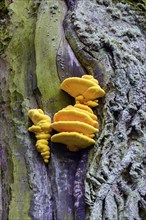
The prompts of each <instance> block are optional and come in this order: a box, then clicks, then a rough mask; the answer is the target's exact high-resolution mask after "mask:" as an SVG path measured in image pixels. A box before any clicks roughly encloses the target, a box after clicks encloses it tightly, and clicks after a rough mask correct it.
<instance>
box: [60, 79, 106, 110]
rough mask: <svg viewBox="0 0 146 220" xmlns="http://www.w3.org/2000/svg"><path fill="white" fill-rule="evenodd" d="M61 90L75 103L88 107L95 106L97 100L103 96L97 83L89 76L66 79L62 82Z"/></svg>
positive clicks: (103, 93) (102, 91)
mask: <svg viewBox="0 0 146 220" xmlns="http://www.w3.org/2000/svg"><path fill="white" fill-rule="evenodd" d="M61 89H62V90H64V91H65V92H67V93H68V94H69V95H71V96H72V97H74V98H75V101H76V103H80V104H84V105H87V106H89V107H95V106H97V105H98V100H97V99H98V98H100V97H103V96H104V95H105V92H104V90H103V89H102V88H101V87H100V86H99V84H98V81H97V80H96V79H94V78H93V76H91V75H83V76H82V77H81V78H79V77H70V78H67V79H65V80H64V81H63V82H62V84H61Z"/></svg>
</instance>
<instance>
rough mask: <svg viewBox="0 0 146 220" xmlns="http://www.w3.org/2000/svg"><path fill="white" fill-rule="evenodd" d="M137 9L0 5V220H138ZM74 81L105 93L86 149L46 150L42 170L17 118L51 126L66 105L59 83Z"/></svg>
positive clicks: (141, 87) (145, 169)
mask: <svg viewBox="0 0 146 220" xmlns="http://www.w3.org/2000/svg"><path fill="white" fill-rule="evenodd" d="M129 2H130V3H131V2H132V1H129ZM137 7H138V10H137ZM144 8H145V2H144V1H141V6H140V5H139V6H138V5H134V6H133V5H132V3H131V6H129V4H125V1H123V3H118V1H113V2H112V1H110V0H103V1H101V0H97V1H95V0H93V1H89V0H87V1H82V0H78V1H75V0H66V1H62V0H55V1H54V0H42V1H39V0H38V1H37V0H25V1H20V0H15V1H8V0H7V1H5V4H4V1H2V3H0V10H1V12H2V13H1V20H0V22H1V27H0V36H1V44H0V54H1V58H0V93H1V94H0V112H1V114H0V115H1V117H0V123H1V134H0V135H1V136H0V155H1V156H0V166H1V169H0V219H2V220H6V219H9V220H14V219H16V220H22V219H24V220H29V219H34V220H53V219H56V220H65V219H66V220H74V219H77V220H84V219H91V220H100V219H108V220H117V219H120V220H123V219H125V220H126V219H127V220H134V219H135V220H143V219H146V126H145V124H146V90H145V85H146V72H145V33H146V32H145V28H144V16H143V9H144ZM84 73H86V74H92V75H94V77H95V78H96V79H98V80H99V82H100V84H101V85H102V86H103V88H104V89H105V91H106V96H105V98H102V99H101V100H100V103H99V107H98V108H96V109H95V110H94V111H95V113H96V114H97V116H98V120H99V122H100V132H99V133H98V134H97V135H96V145H95V146H93V147H92V148H90V149H89V150H85V151H81V152H78V153H71V152H69V151H68V150H67V149H66V147H65V146H63V145H61V144H53V143H50V146H51V159H50V162H49V164H48V165H45V164H44V162H43V160H42V158H41V157H40V155H39V153H37V151H36V149H35V138H34V136H33V135H32V134H29V133H28V131H27V129H28V127H29V126H30V125H31V122H30V121H29V120H28V115H27V112H28V110H29V109H30V108H42V109H43V110H44V111H45V113H47V114H48V115H50V116H51V117H53V115H54V113H55V112H57V111H58V110H60V109H61V108H63V107H65V106H67V105H68V104H71V103H73V100H72V99H71V98H70V97H69V96H68V95H67V94H65V93H63V92H62V91H60V82H61V81H63V80H64V79H65V78H66V77H69V76H81V75H83V74H84Z"/></svg>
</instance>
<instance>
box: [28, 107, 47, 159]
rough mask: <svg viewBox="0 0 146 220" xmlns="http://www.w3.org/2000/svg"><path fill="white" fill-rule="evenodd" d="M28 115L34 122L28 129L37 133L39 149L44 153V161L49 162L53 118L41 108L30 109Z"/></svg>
mask: <svg viewBox="0 0 146 220" xmlns="http://www.w3.org/2000/svg"><path fill="white" fill-rule="evenodd" d="M28 116H29V118H30V119H31V120H32V122H33V124H34V125H32V126H31V127H29V128H28V130H29V131H30V132H33V133H35V137H36V139H37V142H36V147H37V150H38V152H40V154H41V155H42V157H43V160H44V162H45V163H48V160H49V157H50V148H49V146H48V140H49V139H50V137H51V135H50V132H51V127H50V125H51V119H50V117H49V116H48V115H45V114H44V112H43V111H42V110H41V109H31V110H29V112H28Z"/></svg>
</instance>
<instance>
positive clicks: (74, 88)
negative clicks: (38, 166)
mask: <svg viewBox="0 0 146 220" xmlns="http://www.w3.org/2000/svg"><path fill="white" fill-rule="evenodd" d="M61 89H62V90H64V91H65V92H67V93H68V94H69V95H71V96H72V97H74V98H75V105H74V106H73V105H69V106H67V107H66V108H63V109H62V110H60V111H58V112H57V113H56V114H55V115H54V118H53V119H54V122H53V123H52V124H51V119H50V117H49V116H48V115H45V114H44V112H43V111H42V110H41V109H31V110H29V112H28V115H29V117H30V119H31V120H32V122H33V123H34V125H32V126H31V127H30V128H29V129H28V130H29V131H30V132H34V133H35V136H36V139H37V142H36V147H37V150H38V151H39V152H40V153H41V155H42V157H43V159H44V162H45V163H48V159H49V157H50V148H49V146H48V140H49V139H50V137H51V135H50V132H51V130H52V129H54V130H56V131H57V132H58V133H57V134H53V135H52V137H51V141H52V142H56V143H62V144H65V145H66V146H67V148H68V149H69V150H70V151H72V152H76V151H79V150H80V149H84V148H87V147H90V146H91V145H93V144H94V143H95V140H94V139H93V138H94V136H95V133H96V132H98V121H97V116H96V115H95V114H94V113H93V111H92V109H91V107H95V106H97V105H98V98H99V97H102V96H104V94H105V92H104V90H103V89H102V88H101V87H100V86H99V84H98V81H97V80H96V79H94V78H93V76H91V75H84V76H82V77H81V78H79V77H71V78H67V79H65V80H64V81H63V82H62V84H61Z"/></svg>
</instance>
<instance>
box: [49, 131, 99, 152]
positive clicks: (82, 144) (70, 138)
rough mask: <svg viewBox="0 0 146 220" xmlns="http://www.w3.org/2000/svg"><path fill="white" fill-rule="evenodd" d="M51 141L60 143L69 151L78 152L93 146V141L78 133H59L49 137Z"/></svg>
mask: <svg viewBox="0 0 146 220" xmlns="http://www.w3.org/2000/svg"><path fill="white" fill-rule="evenodd" d="M51 141H52V142H55V143H62V144H65V145H66V146H67V148H68V149H69V150H70V151H73V152H75V151H78V150H80V149H84V148H87V147H90V146H92V145H93V144H95V141H94V140H93V139H92V138H90V137H87V136H85V135H83V134H80V133H78V132H61V133H59V134H55V135H53V136H52V137H51Z"/></svg>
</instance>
